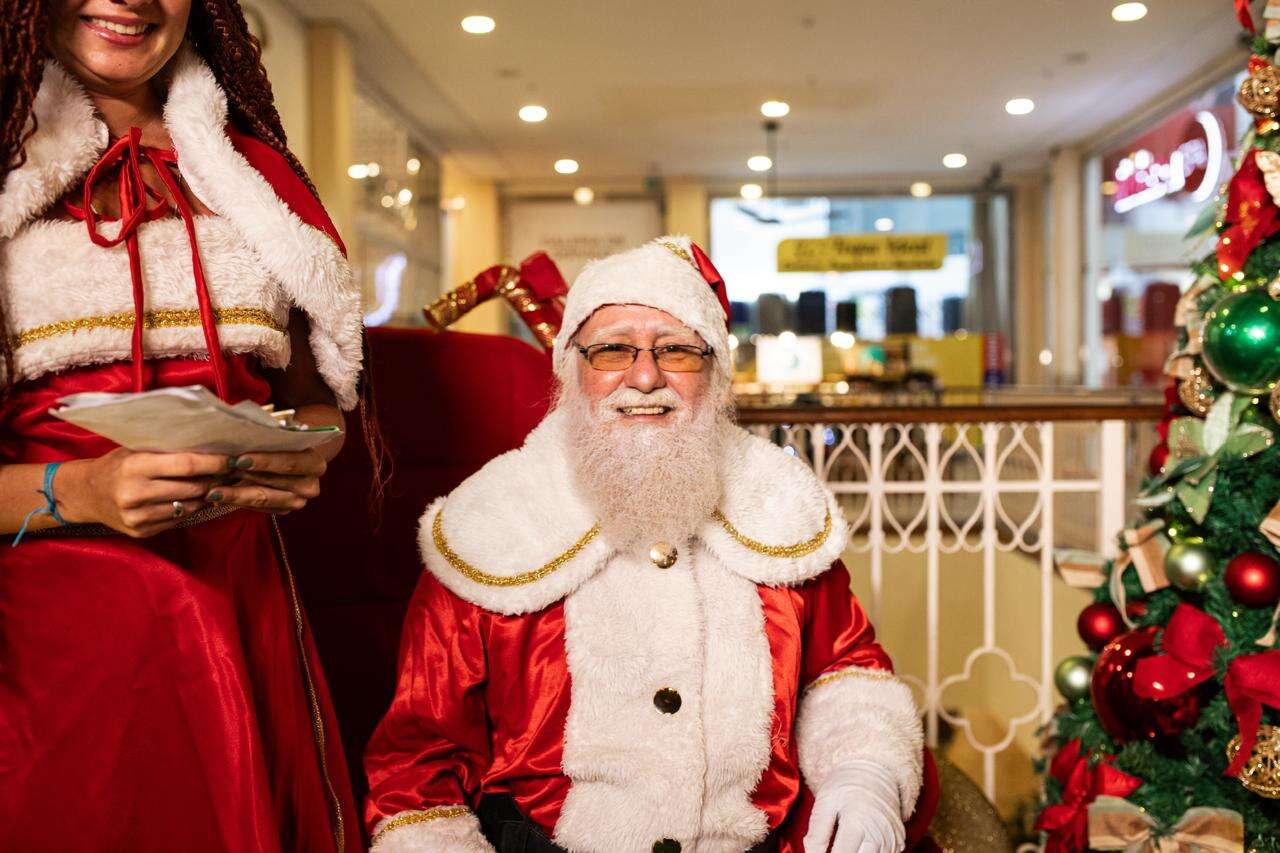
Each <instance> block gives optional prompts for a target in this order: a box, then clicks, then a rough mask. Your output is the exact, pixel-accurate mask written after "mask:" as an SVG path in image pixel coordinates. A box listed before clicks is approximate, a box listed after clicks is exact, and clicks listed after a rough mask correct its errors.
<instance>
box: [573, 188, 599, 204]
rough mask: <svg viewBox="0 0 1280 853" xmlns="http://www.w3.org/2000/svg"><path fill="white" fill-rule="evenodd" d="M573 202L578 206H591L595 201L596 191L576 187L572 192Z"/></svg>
mask: <svg viewBox="0 0 1280 853" xmlns="http://www.w3.org/2000/svg"><path fill="white" fill-rule="evenodd" d="M573 200H574V201H576V202H577V203H578V204H591V202H593V201H595V200H596V191H595V190H593V189H591V187H578V188H577V189H576V190H574V191H573Z"/></svg>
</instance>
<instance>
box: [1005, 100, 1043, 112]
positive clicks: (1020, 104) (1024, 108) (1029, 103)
mask: <svg viewBox="0 0 1280 853" xmlns="http://www.w3.org/2000/svg"><path fill="white" fill-rule="evenodd" d="M1035 108H1036V102H1035V101H1033V100H1031V99H1030V98H1014V99H1013V100H1010V101H1006V102H1005V105H1004V111H1005V112H1007V113H1008V114H1009V115H1011V116H1024V115H1027V114H1028V113H1030V112H1031V111H1032V110H1034V109H1035Z"/></svg>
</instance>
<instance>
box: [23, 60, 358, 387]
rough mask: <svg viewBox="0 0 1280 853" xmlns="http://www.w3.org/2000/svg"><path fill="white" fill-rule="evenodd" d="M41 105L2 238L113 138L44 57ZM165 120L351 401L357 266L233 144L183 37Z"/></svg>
mask: <svg viewBox="0 0 1280 853" xmlns="http://www.w3.org/2000/svg"><path fill="white" fill-rule="evenodd" d="M34 111H35V115H36V119H37V126H36V132H35V134H34V135H33V136H32V137H31V139H30V140H28V141H27V144H26V162H25V163H24V164H23V165H22V166H21V167H20V168H18V169H15V170H13V171H12V172H10V173H9V175H8V176H7V177H6V179H5V182H4V187H3V190H2V191H0V239H7V238H10V237H12V236H13V235H14V234H16V233H17V232H18V231H19V229H21V228H22V227H23V226H24V225H26V224H27V223H29V222H30V221H31V220H33V219H34V218H35V217H37V216H39V215H40V214H41V213H43V212H44V211H45V210H46V209H48V207H49V206H50V205H52V204H53V203H54V202H55V201H57V200H58V199H59V198H61V197H62V196H63V195H64V194H65V193H66V192H67V191H68V190H69V189H70V188H71V187H73V186H74V185H75V183H76V182H77V181H79V179H80V178H81V177H82V176H83V175H84V174H85V173H86V172H87V171H88V170H89V168H90V167H91V166H92V165H93V164H94V163H95V162H96V161H97V159H98V157H99V156H100V155H101V153H102V151H103V150H105V148H106V145H107V129H106V126H105V125H104V124H103V122H102V121H101V120H100V119H99V118H98V117H97V115H96V113H95V112H94V108H93V104H92V102H91V101H90V99H89V97H88V95H87V94H86V93H85V91H84V89H83V88H82V87H81V86H80V85H79V83H78V82H77V81H75V80H74V79H73V78H72V77H71V76H70V75H69V74H67V73H66V71H65V70H63V69H62V68H61V67H60V66H59V65H58V64H57V63H56V62H54V61H53V60H48V61H47V62H46V63H45V72H44V78H43V80H42V81H41V83H40V90H39V92H38V93H37V95H36V100H35V105H34ZM164 121H165V127H166V128H167V129H168V131H169V135H170V137H171V138H172V139H173V144H174V149H175V150H176V151H177V153H178V168H179V170H180V171H181V173H182V176H183V177H184V178H185V179H186V180H187V183H188V184H189V185H190V186H191V189H192V191H193V192H194V193H195V194H196V196H198V197H199V198H200V200H201V201H202V202H204V203H205V204H206V205H207V206H208V207H209V209H211V210H212V211H213V212H214V213H216V214H217V215H218V216H221V217H224V218H226V219H227V221H229V222H230V223H231V224H232V225H233V226H234V227H235V229H236V230H237V231H238V232H239V233H240V235H241V236H242V237H243V239H244V240H245V242H246V243H247V244H248V245H249V246H250V247H251V248H252V249H253V250H254V252H255V253H256V254H257V256H258V257H259V259H260V260H261V262H262V263H263V265H264V266H265V267H266V269H267V271H268V272H269V273H270V274H271V275H272V277H274V278H275V279H277V280H278V281H279V282H280V285H281V287H282V289H283V290H284V292H285V294H286V296H288V298H289V299H290V301H291V302H292V303H293V304H294V305H296V306H298V307H299V308H301V309H302V310H303V311H305V312H306V314H307V315H308V318H309V319H310V322H311V346H312V349H313V350H314V352H315V357H316V366H317V368H318V369H319V371H320V374H321V376H322V377H323V378H324V380H325V382H326V383H327V384H328V385H329V387H330V388H331V389H332V390H333V392H334V394H335V396H336V397H337V399H338V403H339V405H340V406H342V408H344V409H350V408H352V407H354V406H355V404H356V378H357V376H358V374H359V371H360V359H361V347H360V331H361V314H360V295H359V291H358V290H357V288H356V287H355V283H354V281H353V279H352V274H351V267H350V266H349V264H348V263H347V260H346V258H344V257H343V256H342V252H341V251H340V250H339V249H338V247H337V245H336V244H335V243H334V242H333V241H332V240H330V239H329V237H328V236H327V235H325V234H324V233H323V232H321V231H319V230H317V229H315V228H313V227H311V226H309V225H307V224H305V223H304V222H303V221H302V220H301V219H299V218H298V216H297V215H296V214H294V213H293V211H291V210H290V209H289V207H288V205H287V204H285V202H284V201H283V200H282V199H281V198H280V197H279V196H278V195H277V194H276V191H275V190H274V189H273V188H272V186H271V185H270V184H269V183H268V182H267V180H266V179H265V178H264V177H263V176H262V175H261V174H260V173H259V172H258V171H257V170H256V169H254V168H253V167H252V166H251V165H249V162H248V161H247V160H245V158H244V157H243V156H242V155H241V154H240V153H239V152H238V151H237V150H236V149H235V147H234V146H233V145H232V144H231V140H230V139H229V138H228V137H227V134H226V124H227V98H226V94H225V93H224V92H223V91H222V89H221V88H220V87H219V86H218V84H217V81H216V80H215V79H214V77H213V73H212V72H210V71H209V69H208V67H207V66H206V65H205V64H204V62H203V61H201V60H200V58H199V57H198V56H197V55H196V54H195V51H193V50H191V49H190V48H189V47H186V46H184V47H183V49H182V51H181V53H180V54H179V55H178V57H177V58H176V59H175V60H174V67H173V72H172V76H171V80H170V85H169V94H168V97H167V99H166V103H165V110H164Z"/></svg>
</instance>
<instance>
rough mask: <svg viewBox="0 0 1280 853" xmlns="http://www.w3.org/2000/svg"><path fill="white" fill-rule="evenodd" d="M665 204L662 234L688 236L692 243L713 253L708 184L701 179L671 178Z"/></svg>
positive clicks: (666, 188)
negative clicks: (663, 232)
mask: <svg viewBox="0 0 1280 853" xmlns="http://www.w3.org/2000/svg"><path fill="white" fill-rule="evenodd" d="M663 200H664V202H665V205H666V212H665V217H664V220H663V231H665V232H666V233H667V234H688V235H689V236H690V237H692V238H693V242H695V243H697V244H698V245H699V246H702V247H703V248H704V249H706V250H707V251H708V252H709V251H711V249H710V246H711V239H710V238H711V234H710V231H711V216H710V209H709V208H708V207H707V204H708V201H707V184H706V181H703V180H702V179H701V178H668V179H667V181H666V183H665V185H664V187H663Z"/></svg>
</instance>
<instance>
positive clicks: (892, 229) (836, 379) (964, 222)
mask: <svg viewBox="0 0 1280 853" xmlns="http://www.w3.org/2000/svg"><path fill="white" fill-rule="evenodd" d="M710 220H711V222H710V224H711V229H710V230H711V247H712V259H713V261H714V262H715V264H716V267H717V268H718V269H719V270H720V271H721V273H722V274H723V275H724V276H725V278H726V279H727V280H729V281H732V282H733V283H734V290H733V298H734V299H735V300H737V301H738V304H737V305H736V306H735V316H734V326H735V329H734V331H735V336H736V338H737V340H738V343H739V347H738V364H737V367H738V377H739V384H740V386H741V387H742V388H743V389H744V390H746V391H747V392H748V393H750V392H751V391H756V392H770V391H782V390H784V389H785V390H790V391H793V392H799V393H803V392H805V391H811V390H821V391H823V392H825V393H827V394H831V393H845V392H847V391H849V389H850V388H853V389H857V388H858V387H865V388H878V389H897V388H902V387H906V386H911V387H919V386H923V387H925V388H930V389H934V388H947V389H957V388H969V389H973V388H977V387H980V386H982V385H983V384H984V383H985V384H998V383H1000V382H1001V381H1003V379H1004V378H1005V368H1006V361H1005V358H1004V357H1003V354H1004V352H1005V347H1004V346H1003V341H1004V340H1007V333H1008V328H1007V322H1008V321H1007V315H1008V257H1009V245H1008V243H1009V238H1008V234H1009V230H1008V201H1007V199H1006V197H1005V196H1003V195H999V194H992V195H987V196H977V195H936V196H928V197H923V198H916V197H911V196H862V197H850V196H817V197H808V198H800V197H794V198H773V199H757V200H744V199H735V198H720V199H714V200H713V201H712V202H711V211H710Z"/></svg>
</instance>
